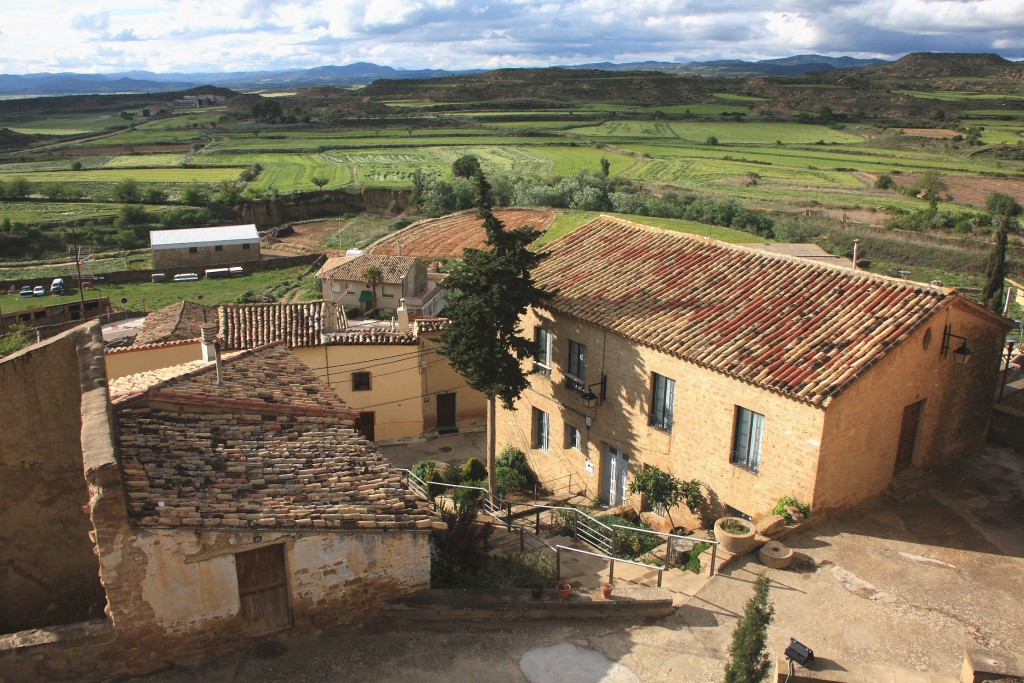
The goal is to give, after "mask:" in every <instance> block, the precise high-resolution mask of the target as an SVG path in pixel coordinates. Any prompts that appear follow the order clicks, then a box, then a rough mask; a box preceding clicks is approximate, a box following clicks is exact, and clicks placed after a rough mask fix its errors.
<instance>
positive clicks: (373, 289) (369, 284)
mask: <svg viewBox="0 0 1024 683" xmlns="http://www.w3.org/2000/svg"><path fill="white" fill-rule="evenodd" d="M382 279H384V273H383V272H381V269H380V268H378V267H377V266H372V267H370V268H367V269H366V272H365V273H363V282H364V283H365V284H366V288H367V289H369V290H370V299H371V301H372V305H371V307H370V310H373V309H375V308H377V284H378V283H379V282H380V281H381V280H382Z"/></svg>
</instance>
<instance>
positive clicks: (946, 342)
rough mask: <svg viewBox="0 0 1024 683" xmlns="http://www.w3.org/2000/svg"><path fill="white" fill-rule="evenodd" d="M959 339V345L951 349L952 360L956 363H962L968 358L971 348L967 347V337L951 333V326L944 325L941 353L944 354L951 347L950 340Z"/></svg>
mask: <svg viewBox="0 0 1024 683" xmlns="http://www.w3.org/2000/svg"><path fill="white" fill-rule="evenodd" d="M954 339H956V340H959V341H960V346H958V347H957V348H956V349H955V350H954V351H953V362H954V363H956V364H957V365H964V364H966V363H967V361H968V360H970V356H971V350H970V349H969V348H967V337H961V336H960V335H959V334H953V326H952V325H946V327H945V329H943V330H942V355H943V356H945V355H946V354H947V353H948V352H949V350H950V349H951V348H952V347H953V345H952V340H954Z"/></svg>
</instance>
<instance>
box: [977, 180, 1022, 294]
mask: <svg viewBox="0 0 1024 683" xmlns="http://www.w3.org/2000/svg"><path fill="white" fill-rule="evenodd" d="M985 208H986V209H988V212H989V213H990V214H991V215H992V217H993V218H998V219H1000V220H999V230H998V231H997V232H996V240H995V243H994V244H993V245H992V253H991V254H989V257H988V265H987V266H986V268H985V289H984V290H982V293H981V301H982V303H983V304H984V305H985V307H986V308H987V309H989V310H990V311H994V312H996V313H1002V308H1003V279H1004V278H1005V277H1006V243H1007V236H1008V234H1009V232H1010V219H1011V218H1013V217H1014V216H1016V215H1018V214H1019V213H1020V212H1021V206H1020V204H1018V203H1017V201H1016V200H1015V199H1014V198H1013V197H1011V196H1009V195H1005V194H1003V193H1001V192H993V193H992V194H990V195H989V197H988V200H987V201H986V202H985Z"/></svg>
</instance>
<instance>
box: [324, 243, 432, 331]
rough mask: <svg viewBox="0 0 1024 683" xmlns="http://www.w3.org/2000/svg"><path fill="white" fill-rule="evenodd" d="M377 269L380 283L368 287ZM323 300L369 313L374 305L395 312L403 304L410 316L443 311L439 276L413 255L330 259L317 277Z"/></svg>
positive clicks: (368, 255)
mask: <svg viewBox="0 0 1024 683" xmlns="http://www.w3.org/2000/svg"><path fill="white" fill-rule="evenodd" d="M371 269H377V270H378V271H379V272H380V278H379V280H378V281H377V282H376V283H375V284H374V285H373V287H372V288H370V287H368V286H367V272H368V271H370V270H371ZM317 276H318V277H319V278H320V281H321V283H322V287H323V297H324V301H329V302H331V303H333V304H335V305H338V306H344V307H346V308H353V307H354V308H358V309H359V310H360V311H367V310H369V309H371V308H373V307H374V306H376V307H377V308H378V309H380V310H383V311H389V312H391V313H395V312H396V311H397V310H398V307H399V305H400V304H401V303H402V302H403V301H404V303H405V308H406V310H407V311H409V313H410V314H411V315H425V316H435V315H437V314H438V313H440V312H441V310H442V309H443V308H444V294H443V292H442V290H441V288H440V287H439V286H438V284H439V283H440V277H431V276H430V275H429V274H428V273H427V266H426V264H424V263H423V262H422V261H420V260H419V259H415V258H412V257H410V256H378V255H370V254H362V255H359V256H353V257H350V258H348V257H343V258H340V259H331V260H330V261H328V262H327V263H326V264H325V265H324V267H323V268H322V269H321V270H320V272H319V273H318V274H317Z"/></svg>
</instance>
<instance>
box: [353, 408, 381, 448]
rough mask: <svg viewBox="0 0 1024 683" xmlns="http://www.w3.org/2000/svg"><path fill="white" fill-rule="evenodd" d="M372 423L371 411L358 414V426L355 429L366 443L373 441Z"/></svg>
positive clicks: (374, 437) (372, 414)
mask: <svg viewBox="0 0 1024 683" xmlns="http://www.w3.org/2000/svg"><path fill="white" fill-rule="evenodd" d="M374 423H375V420H374V413H373V411H364V412H361V413H359V425H358V426H357V427H356V431H358V432H359V433H360V434H362V435H363V437H364V438H365V439H366V440H367V441H375V440H376V435H375V431H374Z"/></svg>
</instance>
